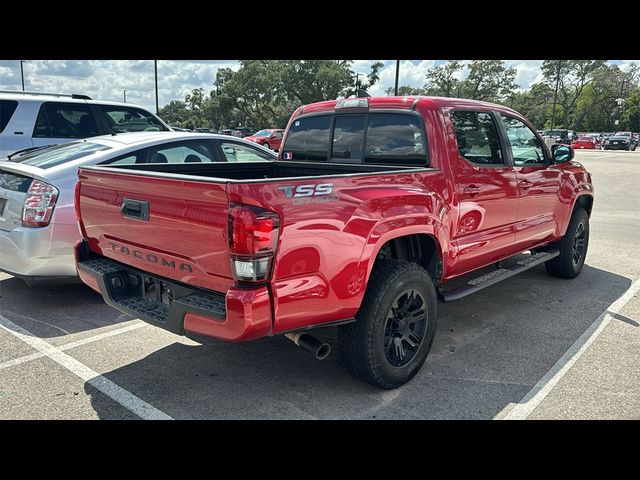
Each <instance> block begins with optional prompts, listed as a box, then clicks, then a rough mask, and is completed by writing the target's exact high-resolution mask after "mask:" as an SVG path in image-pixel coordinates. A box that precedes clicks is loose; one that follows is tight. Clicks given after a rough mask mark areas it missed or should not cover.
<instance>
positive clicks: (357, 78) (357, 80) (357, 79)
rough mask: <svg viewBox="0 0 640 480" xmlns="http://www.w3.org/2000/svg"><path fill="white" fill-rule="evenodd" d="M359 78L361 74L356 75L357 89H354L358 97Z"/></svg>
mask: <svg viewBox="0 0 640 480" xmlns="http://www.w3.org/2000/svg"><path fill="white" fill-rule="evenodd" d="M359 77H360V74H359V73H356V87H355V89H354V90H355V92H356V97H357V96H358V84H359Z"/></svg>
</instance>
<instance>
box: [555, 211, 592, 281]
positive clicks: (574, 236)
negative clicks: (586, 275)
mask: <svg viewBox="0 0 640 480" xmlns="http://www.w3.org/2000/svg"><path fill="white" fill-rule="evenodd" d="M555 246H557V247H559V248H560V255H558V256H557V257H555V258H554V259H552V260H549V261H548V262H547V263H545V264H544V266H545V268H546V269H547V272H548V273H549V274H550V275H553V276H554V277H562V278H574V277H577V276H578V275H579V274H580V272H581V271H582V267H583V266H584V259H585V257H586V256H587V248H588V246H589V215H588V214H587V212H586V211H585V210H584V209H583V208H577V209H576V210H575V211H574V212H573V215H572V216H571V221H570V222H569V226H568V227H567V232H566V233H565V235H564V237H563V238H562V240H560V241H559V242H558V243H557V244H556V245H555Z"/></svg>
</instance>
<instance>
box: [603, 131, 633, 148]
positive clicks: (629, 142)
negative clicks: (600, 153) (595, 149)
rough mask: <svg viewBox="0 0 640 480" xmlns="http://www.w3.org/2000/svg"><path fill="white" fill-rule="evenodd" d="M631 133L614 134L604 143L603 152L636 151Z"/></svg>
mask: <svg viewBox="0 0 640 480" xmlns="http://www.w3.org/2000/svg"><path fill="white" fill-rule="evenodd" d="M636 146H637V145H636V142H635V141H634V139H633V137H632V135H631V132H616V133H615V134H614V135H613V136H611V137H609V138H607V139H606V140H605V141H604V145H603V147H602V149H603V150H630V151H634V150H635V149H636Z"/></svg>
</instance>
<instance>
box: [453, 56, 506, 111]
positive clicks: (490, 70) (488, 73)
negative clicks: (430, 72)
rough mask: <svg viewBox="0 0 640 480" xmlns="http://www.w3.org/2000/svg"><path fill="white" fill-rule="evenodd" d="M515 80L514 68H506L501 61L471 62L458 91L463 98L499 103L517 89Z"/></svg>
mask: <svg viewBox="0 0 640 480" xmlns="http://www.w3.org/2000/svg"><path fill="white" fill-rule="evenodd" d="M515 78H516V70H515V68H507V67H506V66H505V64H504V62H503V61H502V60H473V61H472V62H471V63H469V75H468V76H467V78H466V79H465V80H464V81H463V82H462V86H461V89H460V90H461V92H462V95H463V96H464V97H465V98H472V99H474V100H484V101H488V102H499V101H501V100H504V99H506V98H508V97H509V95H510V94H511V93H512V92H513V91H514V90H515V89H516V88H518V84H517V83H516V81H515Z"/></svg>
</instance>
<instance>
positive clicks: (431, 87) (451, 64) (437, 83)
mask: <svg viewBox="0 0 640 480" xmlns="http://www.w3.org/2000/svg"><path fill="white" fill-rule="evenodd" d="M462 67H463V65H462V62H461V61H459V60H449V61H448V62H446V63H443V64H442V65H439V66H437V67H433V68H432V69H431V70H429V71H428V72H427V83H426V84H425V86H424V90H425V93H426V94H427V95H433V96H436V97H459V96H460V85H461V83H462V82H461V81H460V80H458V79H457V78H456V74H457V73H458V72H459V71H460V70H462Z"/></svg>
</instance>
